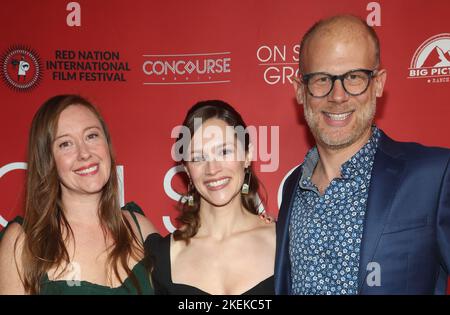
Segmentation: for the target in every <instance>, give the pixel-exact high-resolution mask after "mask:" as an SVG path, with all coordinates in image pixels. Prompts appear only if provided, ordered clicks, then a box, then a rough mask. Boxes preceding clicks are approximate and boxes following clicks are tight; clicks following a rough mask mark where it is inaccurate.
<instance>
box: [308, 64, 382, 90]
mask: <svg viewBox="0 0 450 315" xmlns="http://www.w3.org/2000/svg"><path fill="white" fill-rule="evenodd" d="M376 72H377V70H368V69H355V70H350V71H348V72H346V73H344V74H341V75H331V74H329V73H326V72H314V73H307V74H304V75H302V81H303V84H305V85H306V87H307V90H308V93H309V94H311V95H312V96H314V97H325V96H327V95H328V94H330V93H331V91H332V90H333V87H334V81H336V80H340V81H341V83H342V86H343V88H344V90H345V92H347V93H348V94H349V95H352V96H358V95H361V94H363V93H364V92H365V91H367V88H368V87H369V84H370V80H371V79H372V78H373V77H375V76H376Z"/></svg>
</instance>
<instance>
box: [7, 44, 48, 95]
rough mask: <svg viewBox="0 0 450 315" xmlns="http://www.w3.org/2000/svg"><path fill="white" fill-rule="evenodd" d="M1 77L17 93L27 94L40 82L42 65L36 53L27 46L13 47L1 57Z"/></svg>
mask: <svg viewBox="0 0 450 315" xmlns="http://www.w3.org/2000/svg"><path fill="white" fill-rule="evenodd" d="M0 64H1V67H2V69H1V77H2V79H3V81H4V82H5V83H6V85H7V86H8V87H9V88H11V89H12V90H14V91H17V92H27V91H30V90H32V89H33V88H35V87H36V86H37V85H38V84H39V83H40V81H41V80H42V69H43V68H42V64H41V59H40V57H39V55H38V53H37V52H36V51H35V50H34V49H32V48H30V47H27V46H24V45H15V46H13V47H11V48H9V49H7V50H6V51H5V52H4V53H3V54H2V56H1V60H0Z"/></svg>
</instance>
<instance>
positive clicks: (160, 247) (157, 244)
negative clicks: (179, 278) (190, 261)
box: [144, 233, 275, 295]
mask: <svg viewBox="0 0 450 315" xmlns="http://www.w3.org/2000/svg"><path fill="white" fill-rule="evenodd" d="M170 236H171V234H168V235H167V236H165V237H162V236H161V235H159V234H158V233H152V234H150V235H149V236H148V237H147V239H146V240H145V243H144V248H145V251H146V253H147V255H149V256H150V258H151V260H152V265H153V271H152V283H153V288H154V290H155V294H159V295H210V293H208V292H205V291H203V290H201V289H199V288H196V287H194V286H191V285H187V284H181V283H173V282H172V270H171V266H170ZM274 294H275V286H274V276H270V277H269V278H266V279H265V280H263V281H261V282H260V283H258V284H257V285H256V286H254V287H253V288H251V289H250V290H248V291H246V292H244V293H242V295H274Z"/></svg>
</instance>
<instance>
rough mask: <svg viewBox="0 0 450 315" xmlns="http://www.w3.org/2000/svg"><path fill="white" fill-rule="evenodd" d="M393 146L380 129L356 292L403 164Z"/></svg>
mask: <svg viewBox="0 0 450 315" xmlns="http://www.w3.org/2000/svg"><path fill="white" fill-rule="evenodd" d="M395 149H396V145H395V142H394V141H393V140H391V139H389V138H388V137H387V136H386V135H385V134H384V133H382V136H381V138H380V144H379V149H378V151H377V153H376V155H375V162H374V165H373V170H372V179H371V183H370V188H369V198H368V203H367V209H366V218H365V221H364V231H363V237H362V240H361V253H360V265H359V279H358V291H359V293H362V291H363V288H364V281H365V279H366V276H367V265H368V264H369V263H370V262H372V261H373V258H374V255H375V251H376V248H377V246H378V243H379V240H380V238H381V234H382V232H383V229H384V227H385V225H386V223H387V219H388V217H389V213H390V209H391V205H392V202H393V199H394V197H395V194H396V191H397V189H398V187H399V184H400V179H401V175H402V171H403V169H404V166H405V165H404V164H405V161H404V160H402V159H400V158H398V157H396V155H398V152H395V151H396V150H395Z"/></svg>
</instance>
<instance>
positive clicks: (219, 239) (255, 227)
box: [145, 101, 275, 295]
mask: <svg viewBox="0 0 450 315" xmlns="http://www.w3.org/2000/svg"><path fill="white" fill-rule="evenodd" d="M245 129H246V125H245V123H244V121H243V120H242V118H241V116H240V114H239V113H238V112H237V111H236V110H235V109H234V108H232V107H231V106H230V105H229V104H227V103H225V102H222V101H204V102H199V103H197V104H195V105H194V106H193V107H192V108H191V109H190V110H189V112H188V113H187V116H186V118H185V120H184V122H183V127H182V129H181V132H180V134H179V136H178V139H177V141H178V142H177V144H176V146H175V147H176V148H178V149H177V152H175V154H179V155H180V157H182V158H180V160H182V163H183V165H184V167H185V171H186V173H187V175H188V178H189V185H188V193H187V195H186V196H184V197H183V198H182V200H181V201H180V211H181V214H180V216H179V217H178V221H179V222H180V223H181V227H180V228H179V229H178V230H176V231H175V232H174V233H173V234H169V235H167V236H166V237H161V236H160V235H159V234H151V235H150V236H149V237H148V238H147V240H146V244H145V246H146V249H147V250H148V252H149V253H151V255H152V256H151V257H152V260H153V264H154V265H153V266H154V269H153V273H152V278H153V285H154V288H155V293H156V294H180V295H181V294H222V295H239V294H261V295H264V294H274V281H273V273H274V257H275V224H274V223H273V222H272V220H271V219H270V218H269V217H268V216H266V215H265V213H263V214H260V212H259V211H258V208H259V206H260V203H261V202H260V199H259V198H258V196H257V191H258V188H259V183H258V180H257V178H256V176H255V175H254V173H253V171H252V169H251V162H252V145H251V143H250V137H249V134H248V133H246V132H245Z"/></svg>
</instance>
